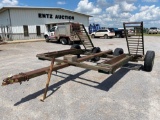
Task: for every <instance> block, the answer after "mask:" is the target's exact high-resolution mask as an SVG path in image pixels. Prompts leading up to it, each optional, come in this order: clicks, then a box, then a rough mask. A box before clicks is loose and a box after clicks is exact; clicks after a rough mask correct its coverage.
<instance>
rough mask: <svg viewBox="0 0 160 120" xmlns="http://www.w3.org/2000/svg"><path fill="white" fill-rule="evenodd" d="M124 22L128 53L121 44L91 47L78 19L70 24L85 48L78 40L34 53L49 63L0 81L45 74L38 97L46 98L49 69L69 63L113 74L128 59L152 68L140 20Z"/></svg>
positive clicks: (20, 80)
mask: <svg viewBox="0 0 160 120" xmlns="http://www.w3.org/2000/svg"><path fill="white" fill-rule="evenodd" d="M123 25H124V31H125V36H126V41H127V47H128V54H125V53H124V52H123V49H122V48H116V49H115V50H114V51H112V50H106V51H101V49H100V48H99V47H94V45H93V43H92V41H91V39H90V37H89V35H88V33H87V32H86V30H85V28H84V26H83V25H81V24H78V23H77V24H74V25H72V27H73V30H74V32H75V34H77V36H78V37H79V39H80V40H81V42H82V45H83V46H84V49H81V46H80V45H78V44H73V45H72V46H71V48H70V49H67V50H61V51H54V52H48V53H42V54H37V57H38V58H39V59H40V60H49V61H51V64H50V66H48V67H44V68H40V69H37V70H33V71H29V72H25V73H19V74H17V75H14V76H12V77H8V78H5V79H4V80H3V82H2V86H5V85H8V84H13V83H17V82H18V83H22V82H23V81H28V80H29V79H31V78H34V77H37V76H40V75H43V74H48V79H47V82H46V87H45V92H44V95H43V98H42V99H41V100H42V101H43V100H44V99H45V98H46V94H47V90H48V86H49V82H50V79H51V73H52V71H57V70H59V69H62V68H65V67H68V66H76V67H81V68H86V69H91V70H96V71H98V72H102V73H106V74H113V73H114V72H115V71H116V70H117V69H118V68H120V67H122V66H123V65H125V64H126V63H128V62H129V61H133V62H137V61H144V67H143V69H144V70H145V71H152V68H153V64H154V58H155V52H154V51H147V52H146V54H144V38H143V22H130V23H123ZM127 28H129V29H130V28H134V33H132V34H130V35H128V34H129V33H128V32H127V31H128V30H127ZM128 36H130V37H128ZM62 58H63V59H62ZM101 58H103V60H102V59H101ZM84 61H88V62H95V63H97V64H96V65H89V64H87V62H85V63H84ZM97 61H99V62H97Z"/></svg>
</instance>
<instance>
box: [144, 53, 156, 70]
mask: <svg viewBox="0 0 160 120" xmlns="http://www.w3.org/2000/svg"><path fill="white" fill-rule="evenodd" d="M154 58H155V52H154V51H147V53H146V55H145V58H144V70H145V71H147V72H151V71H152V68H153V65H154Z"/></svg>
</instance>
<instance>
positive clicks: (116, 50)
mask: <svg viewBox="0 0 160 120" xmlns="http://www.w3.org/2000/svg"><path fill="white" fill-rule="evenodd" d="M123 53H124V51H123V49H122V48H116V49H115V50H114V52H113V55H115V56H119V55H121V54H123Z"/></svg>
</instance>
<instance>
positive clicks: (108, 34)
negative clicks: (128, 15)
mask: <svg viewBox="0 0 160 120" xmlns="http://www.w3.org/2000/svg"><path fill="white" fill-rule="evenodd" d="M91 37H92V38H95V37H104V38H105V39H108V38H113V37H115V32H114V29H111V28H108V29H101V30H98V31H97V32H93V33H91Z"/></svg>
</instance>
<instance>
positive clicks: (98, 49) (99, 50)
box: [91, 47, 101, 62]
mask: <svg viewBox="0 0 160 120" xmlns="http://www.w3.org/2000/svg"><path fill="white" fill-rule="evenodd" d="M99 52H101V49H100V48H99V47H94V48H93V49H92V53H99ZM99 60H100V57H94V58H92V59H91V61H93V62H96V61H99Z"/></svg>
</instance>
